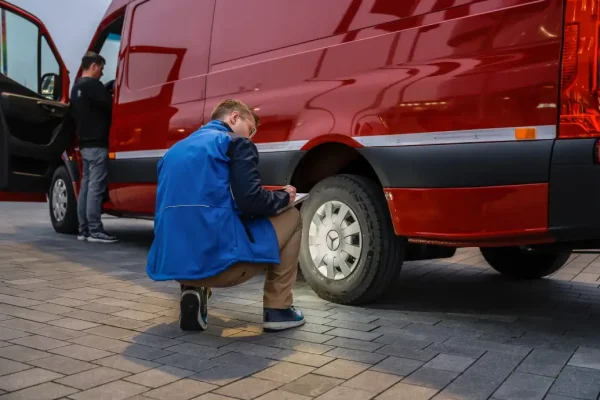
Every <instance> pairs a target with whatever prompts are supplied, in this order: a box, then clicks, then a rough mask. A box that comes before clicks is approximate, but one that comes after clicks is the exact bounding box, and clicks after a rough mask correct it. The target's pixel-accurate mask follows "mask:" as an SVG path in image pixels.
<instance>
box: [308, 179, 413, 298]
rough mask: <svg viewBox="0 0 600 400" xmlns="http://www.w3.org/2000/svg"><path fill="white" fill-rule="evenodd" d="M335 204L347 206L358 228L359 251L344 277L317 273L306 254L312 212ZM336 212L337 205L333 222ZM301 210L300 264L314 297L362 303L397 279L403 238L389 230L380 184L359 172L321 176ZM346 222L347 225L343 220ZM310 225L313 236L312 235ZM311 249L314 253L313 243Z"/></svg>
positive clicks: (310, 258) (387, 214)
mask: <svg viewBox="0 0 600 400" xmlns="http://www.w3.org/2000/svg"><path fill="white" fill-rule="evenodd" d="M328 202H335V203H328ZM339 202H342V203H343V204H345V205H346V206H348V208H349V209H350V210H351V212H352V213H354V215H355V216H356V221H357V222H358V224H359V227H360V233H359V234H358V235H356V236H358V237H360V244H361V245H362V250H361V252H360V255H359V256H358V257H356V259H357V260H355V261H354V262H355V264H354V265H355V267H354V269H353V270H352V272H351V273H349V274H348V276H346V277H345V278H340V279H338V280H335V279H330V278H329V277H327V276H326V275H325V274H323V273H322V272H320V271H319V269H318V268H317V266H316V265H315V262H314V261H313V257H311V249H310V246H309V234H310V233H311V222H312V220H313V217H314V216H315V215H316V214H317V212H318V211H319V210H320V209H322V207H325V206H326V205H327V204H340V203H339ZM340 211H341V209H337V212H338V214H336V221H337V219H338V218H343V216H342V217H340V216H339V212H340ZM301 213H302V223H303V229H302V243H301V245H300V268H301V270H302V274H303V275H304V277H305V279H306V280H307V282H308V284H309V286H310V287H311V288H312V289H313V290H314V291H315V293H316V294H317V295H318V296H319V297H321V298H322V299H325V300H327V301H331V302H334V303H339V304H364V303H368V302H371V301H373V300H375V299H377V298H378V297H380V296H381V295H382V294H383V293H384V292H385V291H386V289H387V288H388V287H389V286H390V284H392V283H394V282H395V281H396V280H397V278H398V275H399V274H400V270H401V268H402V263H403V261H404V252H405V248H406V239H405V238H401V237H398V236H396V234H395V233H394V228H393V225H392V221H391V218H390V212H389V209H388V206H387V203H386V201H385V198H384V195H383V190H382V188H381V186H380V185H378V184H377V183H375V182H374V181H372V180H371V179H368V178H365V177H362V176H358V175H336V176H333V177H330V178H327V179H324V180H323V181H321V182H319V183H318V184H317V185H315V186H314V188H313V189H312V190H311V191H310V196H309V198H308V200H307V201H306V202H305V203H304V204H303V205H302V210H301ZM346 215H350V213H348V214H346ZM350 220H351V221H352V220H353V217H351V219H350ZM345 226H346V228H347V227H348V225H347V224H346V225H345ZM314 227H316V225H315V226H314ZM314 227H313V231H312V234H313V240H315V238H316V236H315V232H316V230H315V229H314ZM324 229H325V230H328V229H329V228H324ZM340 238H341V235H340ZM346 238H348V236H347V237H346ZM326 240H327V239H326ZM340 240H344V239H343V238H342V239H340ZM350 240H353V238H351V239H350ZM319 248H320V247H319ZM313 251H316V250H315V247H313ZM346 254H348V253H346ZM347 260H348V259H347V258H346V261H347ZM340 273H341V272H340Z"/></svg>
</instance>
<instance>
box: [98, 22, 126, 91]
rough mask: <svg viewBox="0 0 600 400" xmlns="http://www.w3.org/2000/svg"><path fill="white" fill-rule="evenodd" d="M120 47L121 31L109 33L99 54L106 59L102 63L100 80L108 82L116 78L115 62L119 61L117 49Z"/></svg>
mask: <svg viewBox="0 0 600 400" xmlns="http://www.w3.org/2000/svg"><path fill="white" fill-rule="evenodd" d="M120 49H121V33H120V32H119V33H113V32H111V33H109V34H108V36H107V37H106V40H105V41H104V44H103V45H102V49H101V50H100V55H101V56H102V57H104V59H105V60H106V64H105V65H104V76H103V77H102V79H101V80H102V82H104V83H106V82H110V81H112V80H115V79H116V78H117V64H118V62H119V51H120Z"/></svg>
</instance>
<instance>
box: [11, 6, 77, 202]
mask: <svg viewBox="0 0 600 400" xmlns="http://www.w3.org/2000/svg"><path fill="white" fill-rule="evenodd" d="M68 90H69V75H68V71H67V69H66V67H65V64H64V62H63V61H62V59H61V57H60V55H59V53H58V51H57V50H56V46H55V45H54V43H53V41H52V39H51V38H50V35H49V34H48V31H47V29H46V27H45V26H44V25H43V24H42V22H41V21H40V20H39V19H37V18H36V17H35V16H33V15H31V14H29V13H27V12H25V11H23V10H22V9H20V8H18V7H15V6H14V5H12V4H10V3H8V2H6V1H4V0H0V201H35V200H38V201H40V200H41V201H44V200H45V198H46V193H47V191H48V188H49V186H50V181H51V179H52V174H53V173H54V170H55V169H56V167H57V165H58V164H60V163H61V157H62V155H63V153H64V152H65V150H67V148H68V147H69V146H70V145H71V144H72V141H73V137H74V135H73V133H74V131H75V129H74V123H73V121H72V119H71V118H70V117H69V112H68V110H69V108H68V104H67V101H68Z"/></svg>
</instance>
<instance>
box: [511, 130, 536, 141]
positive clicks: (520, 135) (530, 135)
mask: <svg viewBox="0 0 600 400" xmlns="http://www.w3.org/2000/svg"><path fill="white" fill-rule="evenodd" d="M536 136H537V135H536V130H535V128H517V129H515V139H517V140H531V139H535V138H536Z"/></svg>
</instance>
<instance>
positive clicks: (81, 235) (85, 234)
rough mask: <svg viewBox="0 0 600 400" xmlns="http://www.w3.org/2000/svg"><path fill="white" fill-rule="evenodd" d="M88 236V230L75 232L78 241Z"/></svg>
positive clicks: (86, 238) (84, 239)
mask: <svg viewBox="0 0 600 400" xmlns="http://www.w3.org/2000/svg"><path fill="white" fill-rule="evenodd" d="M89 237H90V233H89V232H88V231H82V232H79V234H77V240H79V241H80V242H83V241H86V240H88V238H89Z"/></svg>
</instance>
